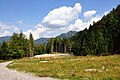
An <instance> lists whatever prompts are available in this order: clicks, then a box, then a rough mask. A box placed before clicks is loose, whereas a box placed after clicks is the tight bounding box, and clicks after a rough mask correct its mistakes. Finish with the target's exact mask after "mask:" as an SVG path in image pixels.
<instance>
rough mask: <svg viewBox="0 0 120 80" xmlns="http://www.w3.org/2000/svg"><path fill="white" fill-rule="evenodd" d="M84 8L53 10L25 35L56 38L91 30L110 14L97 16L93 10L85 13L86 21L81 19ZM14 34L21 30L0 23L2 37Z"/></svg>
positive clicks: (64, 7) (25, 32)
mask: <svg viewBox="0 0 120 80" xmlns="http://www.w3.org/2000/svg"><path fill="white" fill-rule="evenodd" d="M81 9H82V6H81V4H80V3H76V4H75V6H74V7H67V6H62V7H60V8H56V9H53V10H52V11H50V12H49V13H48V15H47V16H46V17H44V18H43V20H42V21H41V22H40V23H39V24H37V25H36V26H35V27H34V29H33V30H32V29H29V30H27V31H24V32H23V33H24V34H25V35H26V36H27V37H29V34H30V32H31V33H32V34H33V37H34V39H35V40H36V39H38V38H40V37H46V38H49V37H56V36H58V35H59V34H61V33H66V32H68V31H70V30H74V31H80V30H84V29H85V28H89V25H90V24H93V21H95V22H96V21H98V20H100V19H101V18H102V16H103V15H106V14H108V12H109V11H106V12H105V13H103V14H102V15H95V14H96V12H97V11H95V10H91V11H86V12H84V13H83V17H84V19H80V18H79V15H80V13H81ZM93 15H95V16H93ZM17 23H19V24H23V21H22V20H20V21H17ZM13 32H20V29H19V28H18V27H16V26H15V25H10V24H6V23H3V22H0V36H8V35H12V33H13Z"/></svg>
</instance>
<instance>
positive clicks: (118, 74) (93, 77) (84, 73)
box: [7, 55, 120, 80]
mask: <svg viewBox="0 0 120 80" xmlns="http://www.w3.org/2000/svg"><path fill="white" fill-rule="evenodd" d="M7 67H8V68H10V69H16V70H18V71H25V72H30V73H33V74H35V75H36V76H39V77H53V78H58V79H62V80H63V79H65V80H110V79H111V80H120V55H111V56H100V57H97V56H85V57H83V56H66V57H50V58H23V59H19V60H15V61H14V62H13V63H11V64H9V65H8V66H7Z"/></svg>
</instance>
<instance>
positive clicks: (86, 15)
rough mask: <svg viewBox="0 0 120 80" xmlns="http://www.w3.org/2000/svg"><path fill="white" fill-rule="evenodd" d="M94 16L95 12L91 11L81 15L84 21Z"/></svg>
mask: <svg viewBox="0 0 120 80" xmlns="http://www.w3.org/2000/svg"><path fill="white" fill-rule="evenodd" d="M94 14H96V11H95V10H91V11H86V12H84V13H83V16H84V17H85V21H89V20H90V19H91V18H92V16H93V15H94Z"/></svg>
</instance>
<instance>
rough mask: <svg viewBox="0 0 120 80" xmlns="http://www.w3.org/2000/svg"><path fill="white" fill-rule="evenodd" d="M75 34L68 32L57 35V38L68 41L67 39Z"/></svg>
mask: <svg viewBox="0 0 120 80" xmlns="http://www.w3.org/2000/svg"><path fill="white" fill-rule="evenodd" d="M76 33H77V31H69V32H67V33H62V34H61V35H59V36H57V37H61V38H63V39H68V38H71V37H73V36H74V35H75V34H76Z"/></svg>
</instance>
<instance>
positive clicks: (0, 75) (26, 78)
mask: <svg viewBox="0 0 120 80" xmlns="http://www.w3.org/2000/svg"><path fill="white" fill-rule="evenodd" d="M11 62H12V61H9V62H4V63H0V80H54V79H52V78H50V77H36V76H34V75H32V74H29V73H23V72H18V71H15V70H10V69H8V68H6V65H8V64H10V63H11Z"/></svg>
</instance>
